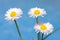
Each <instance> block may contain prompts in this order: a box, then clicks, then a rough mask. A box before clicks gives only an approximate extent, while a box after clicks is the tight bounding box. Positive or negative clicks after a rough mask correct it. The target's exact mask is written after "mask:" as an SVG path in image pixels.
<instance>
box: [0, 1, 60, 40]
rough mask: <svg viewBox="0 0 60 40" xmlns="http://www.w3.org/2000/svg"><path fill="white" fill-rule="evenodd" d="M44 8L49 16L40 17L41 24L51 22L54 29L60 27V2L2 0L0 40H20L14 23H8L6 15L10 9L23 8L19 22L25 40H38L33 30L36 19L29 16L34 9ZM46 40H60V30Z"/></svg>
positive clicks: (0, 5) (0, 3) (0, 8)
mask: <svg viewBox="0 0 60 40" xmlns="http://www.w3.org/2000/svg"><path fill="white" fill-rule="evenodd" d="M36 6H37V7H40V8H44V9H45V10H46V12H47V15H46V16H45V17H44V18H42V17H39V22H50V23H52V24H53V26H54V29H56V28H58V27H60V0H38V5H36V0H0V40H19V36H18V33H17V30H16V27H15V24H14V22H13V21H6V20H5V19H4V18H5V16H4V15H5V13H6V11H7V10H8V9H9V8H14V7H16V8H21V9H22V10H23V15H22V18H20V19H18V20H17V23H18V25H19V29H20V30H21V34H22V37H23V40H32V37H33V38H34V39H35V40H36V39H37V38H36V36H37V35H36V33H35V31H34V29H33V27H34V25H35V23H36V22H35V18H30V17H29V16H28V11H29V9H30V8H33V7H36ZM46 40H60V30H59V31H57V32H56V33H54V34H52V35H51V36H49V37H48V38H47V39H46Z"/></svg>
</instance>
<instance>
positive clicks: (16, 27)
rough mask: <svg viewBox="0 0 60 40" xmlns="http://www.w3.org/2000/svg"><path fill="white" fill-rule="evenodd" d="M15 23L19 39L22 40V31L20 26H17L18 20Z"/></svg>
mask: <svg viewBox="0 0 60 40" xmlns="http://www.w3.org/2000/svg"><path fill="white" fill-rule="evenodd" d="M14 23H15V25H16V28H17V31H18V35H19V37H20V40H22V36H21V33H20V31H19V27H18V24H17V22H16V20H14Z"/></svg>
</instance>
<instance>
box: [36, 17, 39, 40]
mask: <svg viewBox="0 0 60 40" xmlns="http://www.w3.org/2000/svg"><path fill="white" fill-rule="evenodd" d="M36 23H37V24H38V17H36ZM37 38H38V40H40V32H39V33H38V34H37Z"/></svg>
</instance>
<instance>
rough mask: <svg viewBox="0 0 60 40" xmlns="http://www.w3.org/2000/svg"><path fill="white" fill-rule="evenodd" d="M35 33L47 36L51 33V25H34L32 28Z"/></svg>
mask: <svg viewBox="0 0 60 40" xmlns="http://www.w3.org/2000/svg"><path fill="white" fill-rule="evenodd" d="M34 29H35V31H36V32H37V33H38V32H42V33H44V34H49V33H51V32H52V31H53V25H52V24H50V23H49V22H48V23H43V24H40V25H39V24H36V25H35V27H34Z"/></svg>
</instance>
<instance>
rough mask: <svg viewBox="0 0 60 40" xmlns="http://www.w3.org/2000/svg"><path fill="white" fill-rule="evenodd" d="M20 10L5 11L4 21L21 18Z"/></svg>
mask: <svg viewBox="0 0 60 40" xmlns="http://www.w3.org/2000/svg"><path fill="white" fill-rule="evenodd" d="M22 13H23V12H22V10H21V9H20V8H10V9H9V10H8V11H6V14H5V16H6V18H5V19H6V20H15V19H18V18H20V17H21V15H22Z"/></svg>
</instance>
